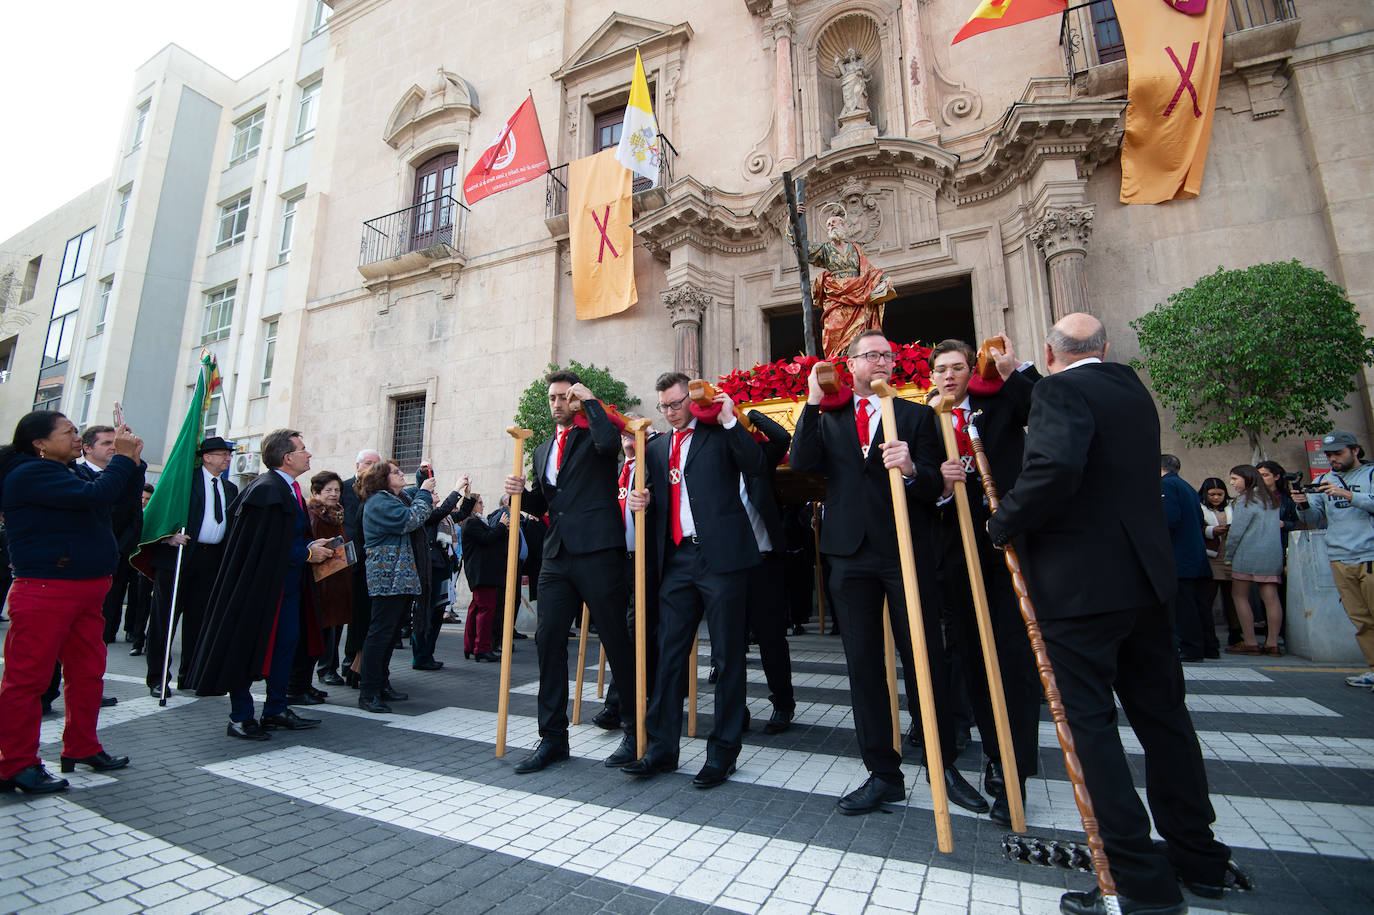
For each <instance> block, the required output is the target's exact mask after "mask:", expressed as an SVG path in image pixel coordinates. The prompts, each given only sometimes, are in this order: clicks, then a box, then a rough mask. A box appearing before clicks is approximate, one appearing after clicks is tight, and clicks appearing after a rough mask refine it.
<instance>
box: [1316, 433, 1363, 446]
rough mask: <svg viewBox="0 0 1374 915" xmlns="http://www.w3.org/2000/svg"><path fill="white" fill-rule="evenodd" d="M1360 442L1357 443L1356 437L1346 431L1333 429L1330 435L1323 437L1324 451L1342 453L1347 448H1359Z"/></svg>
mask: <svg viewBox="0 0 1374 915" xmlns="http://www.w3.org/2000/svg"><path fill="white" fill-rule="evenodd" d="M1359 445H1360V443H1359V442H1357V441H1355V436H1354V435H1353V434H1352V433H1350V432H1348V431H1346V430H1345V429H1332V430H1331V432H1330V433H1329V434H1328V435H1325V436H1323V437H1322V450H1323V451H1341V450H1343V449H1346V448H1358V447H1359Z"/></svg>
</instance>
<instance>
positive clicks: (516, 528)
mask: <svg viewBox="0 0 1374 915" xmlns="http://www.w3.org/2000/svg"><path fill="white" fill-rule="evenodd" d="M506 434H507V435H509V436H510V437H511V438H513V439H515V460H514V461H513V462H512V463H511V475H512V476H517V477H518V476H523V475H524V473H525V439H527V438H529V437H530V436H531V435H533V434H534V432H533V431H531V430H529V429H521V428H520V427H519V426H511V427H509V428H508V429H506ZM523 498H524V495H523V494H522V493H518V492H517V493H516V494H515V495H513V496H511V497H510V537H509V538H508V539H507V540H506V615H505V619H503V620H502V621H501V686H500V688H499V691H498V692H497V699H496V758H497V759H500V758H501V757H503V756H505V755H506V718H507V716H508V715H509V714H510V656H511V652H512V651H513V649H512V648H511V644H512V642H514V640H515V598H516V595H517V594H519V593H520V569H519V565H520V522H519V519H520V502H521V500H522V499H523Z"/></svg>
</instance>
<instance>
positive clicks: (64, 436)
mask: <svg viewBox="0 0 1374 915" xmlns="http://www.w3.org/2000/svg"><path fill="white" fill-rule="evenodd" d="M142 453H143V440H142V439H140V438H139V437H138V436H136V435H134V434H133V433H132V432H130V431H129V428H128V427H127V426H120V428H119V429H117V430H116V431H115V456H114V457H113V458H111V460H110V462H109V464H107V465H106V466H105V469H104V471H102V472H101V473H100V474H99V475H97V476H96V477H95V479H93V480H89V481H88V480H86V479H83V478H82V477H79V476H77V475H76V474H75V473H74V472H73V471H72V470H71V468H70V467H69V466H68V465H69V464H71V463H72V462H73V461H75V460H76V459H77V458H78V457H80V456H81V436H80V434H79V433H78V432H77V429H76V426H75V425H73V424H72V421H71V420H69V419H67V417H65V416H63V415H62V414H61V413H57V412H55V411H52V410H35V411H34V412H32V413H29V414H28V415H26V416H24V417H23V418H22V419H20V420H19V424H18V425H17V426H15V429H14V438H13V440H12V441H11V442H10V444H8V445H6V446H4V447H3V448H0V510H3V512H4V515H5V531H6V534H7V535H8V537H9V554H10V563H11V565H12V566H13V568H14V583H13V585H12V586H11V589H10V594H9V601H10V625H9V631H8V632H7V633H6V634H5V669H4V675H3V677H0V792H5V793H8V792H12V791H14V790H15V789H16V788H17V789H19V790H20V791H23V792H25V793H27V794H50V793H52V792H55V791H62V790H63V789H65V788H66V787H67V780H66V779H65V778H54V777H53V776H52V775H50V774H49V773H48V771H47V770H46V769H45V768H43V763H42V761H41V760H40V759H39V758H38V735H39V713H40V703H39V696H41V695H42V693H43V691H44V690H45V689H46V688H47V686H48V681H49V680H50V679H51V677H52V672H53V666H54V665H55V664H56V663H57V662H58V661H59V660H60V661H61V662H62V669H63V674H64V677H65V680H66V706H67V724H66V728H65V730H64V731H63V733H62V771H63V772H71V771H72V770H74V769H75V768H76V766H77V765H84V766H89V767H90V768H92V769H95V770H97V771H101V772H104V771H109V770H111V769H122V768H123V767H124V766H127V765H128V764H129V758H128V757H127V756H111V755H110V754H109V753H107V752H105V749H104V748H103V747H101V745H100V740H99V739H98V738H97V737H96V721H97V719H98V718H99V715H100V697H101V692H102V686H103V682H104V677H105V658H106V649H105V639H104V628H105V617H104V614H103V613H102V609H101V608H102V606H103V605H104V602H105V594H106V592H107V591H109V590H110V579H111V576H112V575H113V573H114V571H115V563H117V562H118V561H119V549H118V547H117V546H116V544H115V539H114V533H113V532H112V529H111V527H110V507H111V506H113V505H115V504H116V503H118V502H120V501H121V500H123V499H126V498H127V494H128V493H129V492H130V491H131V490H132V491H133V492H137V491H138V490H139V489H141V488H142V486H143V471H144V469H145V467H146V465H145V464H143V463H142V461H141V460H140V458H141V455H142Z"/></svg>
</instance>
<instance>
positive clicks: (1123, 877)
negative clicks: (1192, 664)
mask: <svg viewBox="0 0 1374 915" xmlns="http://www.w3.org/2000/svg"><path fill="white" fill-rule="evenodd" d="M1040 629H1041V632H1042V633H1043V634H1044V636H1045V645H1046V647H1047V648H1048V650H1049V655H1050V662H1051V664H1052V665H1053V667H1054V673H1055V678H1056V679H1057V681H1058V684H1059V691H1060V693H1061V694H1062V695H1063V697H1064V709H1065V712H1066V714H1067V716H1068V720H1069V727H1070V728H1072V729H1073V738H1074V744H1075V745H1076V746H1077V749H1078V758H1079V761H1080V762H1081V763H1082V765H1083V776H1084V778H1085V780H1086V782H1087V786H1088V792H1089V794H1090V795H1091V796H1092V802H1093V810H1094V812H1095V813H1096V814H1097V820H1098V824H1099V825H1100V826H1101V830H1102V841H1103V843H1104V844H1105V845H1106V852H1107V859H1108V860H1109V861H1110V862H1111V868H1112V876H1113V877H1115V878H1116V888H1117V889H1118V890H1119V891H1120V892H1121V894H1122V895H1123V896H1129V897H1130V898H1132V899H1136V900H1140V901H1146V902H1159V903H1177V902H1178V901H1179V900H1180V899H1181V898H1182V896H1181V894H1180V893H1179V889H1178V884H1177V883H1176V882H1175V880H1174V874H1173V871H1172V869H1171V868H1170V866H1169V863H1168V862H1167V861H1165V859H1164V858H1163V857H1161V856H1160V855H1158V854H1156V853H1155V851H1154V849H1153V847H1152V845H1151V841H1150V819H1149V817H1147V816H1146V815H1145V808H1144V807H1143V806H1142V805H1141V803H1140V798H1139V797H1138V796H1137V795H1136V793H1135V789H1134V787H1133V785H1132V783H1131V770H1130V767H1129V765H1128V764H1127V762H1126V753H1125V751H1124V750H1123V749H1122V746H1121V737H1120V735H1119V734H1118V732H1117V713H1116V703H1115V701H1114V699H1113V689H1115V694H1116V697H1118V698H1120V700H1121V706H1122V708H1123V709H1125V711H1126V718H1127V720H1128V721H1129V722H1130V724H1131V729H1132V730H1133V731H1135V735H1136V737H1137V738H1138V739H1139V740H1140V744H1141V746H1142V747H1143V748H1144V750H1145V790H1146V795H1147V797H1148V799H1149V803H1150V812H1151V813H1152V814H1153V815H1154V824H1155V828H1156V829H1158V830H1159V834H1160V835H1161V836H1163V837H1164V838H1165V840H1166V841H1168V843H1169V846H1170V853H1171V855H1172V856H1173V857H1174V860H1176V861H1178V862H1180V864H1181V865H1182V866H1184V867H1185V870H1184V873H1185V874H1186V875H1188V876H1189V878H1190V879H1197V880H1200V881H1201V882H1204V883H1211V884H1216V885H1220V884H1221V882H1222V875H1223V873H1224V871H1225V867H1226V862H1227V861H1228V860H1229V858H1230V855H1231V852H1230V849H1228V848H1227V847H1226V846H1225V845H1223V844H1222V843H1220V842H1218V841H1217V840H1216V839H1215V838H1214V837H1213V835H1212V829H1211V824H1212V821H1213V820H1215V819H1216V814H1215V812H1214V811H1213V810H1212V802H1211V799H1210V798H1209V797H1208V795H1207V772H1206V770H1205V769H1204V768H1203V764H1202V750H1201V748H1200V747H1199V746H1198V741H1197V734H1196V733H1195V732H1194V730H1193V722H1192V719H1191V718H1189V716H1188V709H1187V708H1186V707H1185V706H1184V682H1183V668H1182V666H1181V665H1180V664H1179V660H1178V650H1177V648H1175V646H1174V633H1173V627H1172V626H1171V625H1170V614H1169V608H1168V606H1167V605H1165V604H1153V605H1150V606H1145V607H1139V608H1135V609H1131V610H1122V611H1117V612H1114V613H1104V614H1096V615H1093V616H1082V617H1071V618H1069V619H1042V620H1041V621H1040Z"/></svg>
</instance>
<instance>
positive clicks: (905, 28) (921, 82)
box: [900, 0, 940, 140]
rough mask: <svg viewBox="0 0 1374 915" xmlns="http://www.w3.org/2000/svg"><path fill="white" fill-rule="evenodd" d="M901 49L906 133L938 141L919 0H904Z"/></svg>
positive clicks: (914, 138) (912, 136)
mask: <svg viewBox="0 0 1374 915" xmlns="http://www.w3.org/2000/svg"><path fill="white" fill-rule="evenodd" d="M900 22H901V35H902V50H903V51H904V52H905V57H906V72H905V73H903V74H902V77H903V80H902V82H903V89H904V94H905V96H906V102H907V105H906V108H907V110H906V114H907V136H909V137H911V138H912V139H913V140H938V137H939V134H940V128H939V127H937V126H936V124H935V121H934V120H932V119H931V117H930V108H929V105H928V104H927V101H926V93H927V90H928V88H929V86H930V70H929V69H927V67H926V52H925V46H924V44H923V43H922V41H921V38H922V36H921V11H920V10H919V9H918V6H917V2H916V0H902V9H901V19H900Z"/></svg>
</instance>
